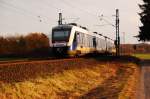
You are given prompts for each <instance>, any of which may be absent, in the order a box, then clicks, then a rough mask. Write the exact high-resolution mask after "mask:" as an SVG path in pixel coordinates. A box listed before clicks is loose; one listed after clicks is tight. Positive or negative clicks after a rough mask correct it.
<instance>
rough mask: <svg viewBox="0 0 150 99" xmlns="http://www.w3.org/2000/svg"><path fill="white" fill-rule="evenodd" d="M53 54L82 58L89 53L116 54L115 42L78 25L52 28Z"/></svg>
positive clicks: (72, 24) (70, 24)
mask: <svg viewBox="0 0 150 99" xmlns="http://www.w3.org/2000/svg"><path fill="white" fill-rule="evenodd" d="M51 37H52V38H51V42H52V46H51V47H52V52H53V54H54V55H60V56H64V55H67V56H70V57H72V56H81V55H85V54H89V53H111V54H113V53H115V45H114V42H113V41H112V40H111V39H109V38H108V37H106V36H102V35H101V34H98V33H97V32H90V31H89V30H88V29H87V28H86V27H83V26H80V25H78V24H76V23H69V24H62V25H58V26H55V27H53V28H52V33H51Z"/></svg>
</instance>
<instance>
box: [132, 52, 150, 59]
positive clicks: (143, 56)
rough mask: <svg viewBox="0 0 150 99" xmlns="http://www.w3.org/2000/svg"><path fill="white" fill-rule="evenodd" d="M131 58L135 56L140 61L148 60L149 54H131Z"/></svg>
mask: <svg viewBox="0 0 150 99" xmlns="http://www.w3.org/2000/svg"><path fill="white" fill-rule="evenodd" d="M132 56H135V57H137V58H140V59H150V53H148V54H133V55H132Z"/></svg>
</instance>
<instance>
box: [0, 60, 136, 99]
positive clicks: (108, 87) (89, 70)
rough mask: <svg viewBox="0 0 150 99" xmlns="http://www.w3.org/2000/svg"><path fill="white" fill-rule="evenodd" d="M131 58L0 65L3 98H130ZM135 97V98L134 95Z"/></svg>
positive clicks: (132, 81) (133, 76) (133, 70)
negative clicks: (129, 60) (128, 59)
mask: <svg viewBox="0 0 150 99" xmlns="http://www.w3.org/2000/svg"><path fill="white" fill-rule="evenodd" d="M136 78H137V66H136V64H134V63H131V62H125V63H124V62H118V61H117V62H115V61H104V60H103V61H101V60H95V59H76V60H69V61H61V60H60V61H56V62H50V61H45V62H36V63H19V64H4V65H3V64H1V65H0V99H37V98H38V99H43V98H44V99H95V98H98V97H106V98H107V99H117V98H118V99H131V98H132V97H133V96H134V93H135V91H134V90H135V85H136V83H137V81H136ZM132 99H133V98H132Z"/></svg>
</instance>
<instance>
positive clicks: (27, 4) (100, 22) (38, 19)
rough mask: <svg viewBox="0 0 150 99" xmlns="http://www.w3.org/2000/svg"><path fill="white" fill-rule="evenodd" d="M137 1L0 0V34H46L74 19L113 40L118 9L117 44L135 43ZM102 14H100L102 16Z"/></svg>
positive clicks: (138, 9)
mask: <svg viewBox="0 0 150 99" xmlns="http://www.w3.org/2000/svg"><path fill="white" fill-rule="evenodd" d="M138 4H142V0H0V12H1V13H0V36H19V35H26V34H28V33H31V32H42V33H45V34H46V35H48V36H50V34H51V30H52V27H54V26H56V25H58V23H57V21H58V13H59V12H61V13H62V15H63V19H64V20H63V23H64V24H65V23H72V22H76V23H78V24H80V25H82V26H85V27H87V28H88V29H89V30H90V31H92V32H95V31H97V32H98V33H101V34H103V35H106V36H108V37H110V38H112V39H115V28H114V27H113V26H112V25H110V24H108V22H109V23H111V24H114V25H115V16H114V15H115V13H116V12H115V11H116V9H119V18H120V37H121V43H132V44H133V43H139V42H138V40H137V38H135V37H134V36H136V35H138V32H139V26H141V25H142V24H141V22H140V17H139V15H138V13H140V12H141V10H140V8H139V6H138ZM102 15H103V17H102Z"/></svg>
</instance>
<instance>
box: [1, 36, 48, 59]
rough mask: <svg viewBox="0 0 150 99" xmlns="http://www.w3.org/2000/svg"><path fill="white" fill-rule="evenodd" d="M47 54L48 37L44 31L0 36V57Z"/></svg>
mask: <svg viewBox="0 0 150 99" xmlns="http://www.w3.org/2000/svg"><path fill="white" fill-rule="evenodd" d="M48 54H49V38H48V37H47V36H46V35H45V34H44V33H30V34H28V35H26V36H17V37H2V36H1V37H0V57H5V56H21V57H27V56H45V55H48Z"/></svg>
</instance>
